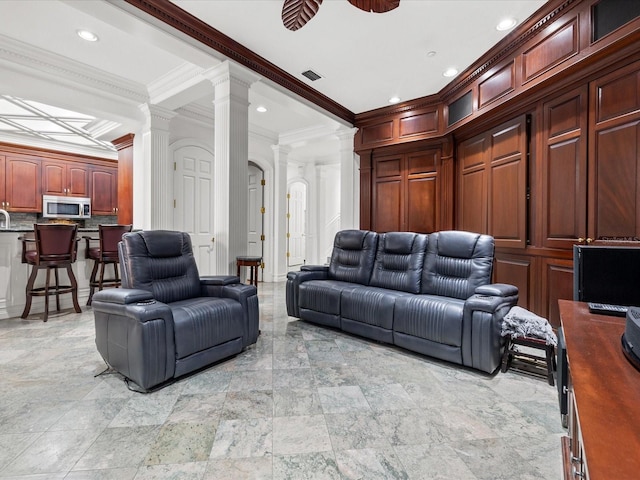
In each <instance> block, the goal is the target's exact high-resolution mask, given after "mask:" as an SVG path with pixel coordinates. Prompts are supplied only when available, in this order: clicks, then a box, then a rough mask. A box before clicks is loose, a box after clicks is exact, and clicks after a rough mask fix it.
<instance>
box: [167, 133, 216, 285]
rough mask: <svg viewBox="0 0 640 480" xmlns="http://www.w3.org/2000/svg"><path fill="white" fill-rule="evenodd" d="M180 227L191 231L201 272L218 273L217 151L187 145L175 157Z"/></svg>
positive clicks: (176, 213) (175, 211)
mask: <svg viewBox="0 0 640 480" xmlns="http://www.w3.org/2000/svg"><path fill="white" fill-rule="evenodd" d="M173 159H174V161H175V172H174V180H173V182H174V183H173V188H174V194H175V205H174V209H173V224H174V225H175V228H176V230H180V231H183V232H187V233H189V235H190V236H191V243H192V244H193V255H194V257H195V259H196V263H197V265H198V271H199V272H200V275H213V274H215V273H216V268H215V267H216V266H215V255H214V252H213V211H214V209H213V154H212V153H211V152H209V151H207V150H205V149H204V148H201V147H196V146H186V147H181V148H179V149H177V150H176V151H175V153H174V157H173Z"/></svg>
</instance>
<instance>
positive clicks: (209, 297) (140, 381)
mask: <svg viewBox="0 0 640 480" xmlns="http://www.w3.org/2000/svg"><path fill="white" fill-rule="evenodd" d="M119 255H120V267H121V270H122V272H121V274H122V287H123V288H116V289H108V290H102V291H100V292H98V293H96V294H95V295H94V296H93V302H92V306H93V311H94V316H95V328H96V346H97V348H98V352H100V354H101V355H102V357H103V358H104V360H105V361H106V362H107V364H108V365H109V366H110V367H112V368H113V369H115V370H116V371H118V372H119V373H121V374H122V375H124V376H125V377H127V378H128V379H130V380H133V381H134V382H135V383H136V384H137V385H138V386H139V387H140V388H142V389H143V390H149V389H152V388H153V387H156V386H158V385H160V384H163V383H165V382H168V381H169V380H171V379H173V378H177V377H180V376H182V375H185V374H187V373H190V372H193V371H195V370H198V369H200V368H202V367H205V366H208V365H210V364H212V363H214V362H217V361H219V360H222V359H224V358H227V357H230V356H232V355H235V354H237V353H240V352H241V351H242V350H243V349H244V348H245V347H247V346H249V345H251V344H254V343H255V342H256V341H257V338H258V296H257V290H256V287H255V286H252V285H243V284H240V280H239V278H238V277H236V276H208V277H200V276H199V274H198V269H197V266H196V262H195V259H194V257H193V253H192V247H191V239H190V237H189V235H188V234H187V233H182V232H172V231H161V230H155V231H141V232H133V233H127V234H125V235H123V237H122V242H120V244H119Z"/></svg>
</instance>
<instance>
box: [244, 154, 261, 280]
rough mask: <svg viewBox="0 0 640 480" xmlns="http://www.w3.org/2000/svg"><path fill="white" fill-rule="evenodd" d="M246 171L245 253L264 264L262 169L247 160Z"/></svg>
mask: <svg viewBox="0 0 640 480" xmlns="http://www.w3.org/2000/svg"><path fill="white" fill-rule="evenodd" d="M248 172H249V173H248V175H249V178H248V182H247V188H248V191H247V195H248V203H247V208H248V212H247V222H248V225H247V227H248V228H247V255H249V256H251V257H262V259H263V265H264V238H265V237H264V212H265V209H264V186H265V181H264V170H262V169H261V168H260V167H259V166H258V165H256V164H255V163H253V162H249V169H248ZM263 269H264V267H262V268H261V270H263Z"/></svg>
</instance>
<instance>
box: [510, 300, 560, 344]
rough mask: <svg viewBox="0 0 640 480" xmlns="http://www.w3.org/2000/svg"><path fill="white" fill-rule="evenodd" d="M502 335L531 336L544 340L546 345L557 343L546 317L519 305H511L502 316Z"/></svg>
mask: <svg viewBox="0 0 640 480" xmlns="http://www.w3.org/2000/svg"><path fill="white" fill-rule="evenodd" d="M502 336H503V337H533V338H538V339H540V340H544V341H545V342H546V343H547V345H553V346H554V347H555V346H557V345H558V338H557V337H556V334H555V333H553V330H552V329H551V325H550V324H549V322H548V321H547V319H546V318H542V317H539V316H538V315H536V314H535V313H533V312H530V311H529V310H525V309H524V308H521V307H512V308H511V310H509V313H507V314H506V315H505V316H504V319H503V321H502Z"/></svg>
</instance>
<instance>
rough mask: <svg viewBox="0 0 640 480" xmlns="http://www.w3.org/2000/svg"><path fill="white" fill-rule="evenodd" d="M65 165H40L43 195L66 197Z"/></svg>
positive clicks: (47, 163) (48, 163)
mask: <svg viewBox="0 0 640 480" xmlns="http://www.w3.org/2000/svg"><path fill="white" fill-rule="evenodd" d="M65 172H66V165H65V164H63V163H53V162H49V161H47V162H43V163H42V176H43V178H42V193H43V194H45V195H66V191H65V188H67V187H66V179H65Z"/></svg>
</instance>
